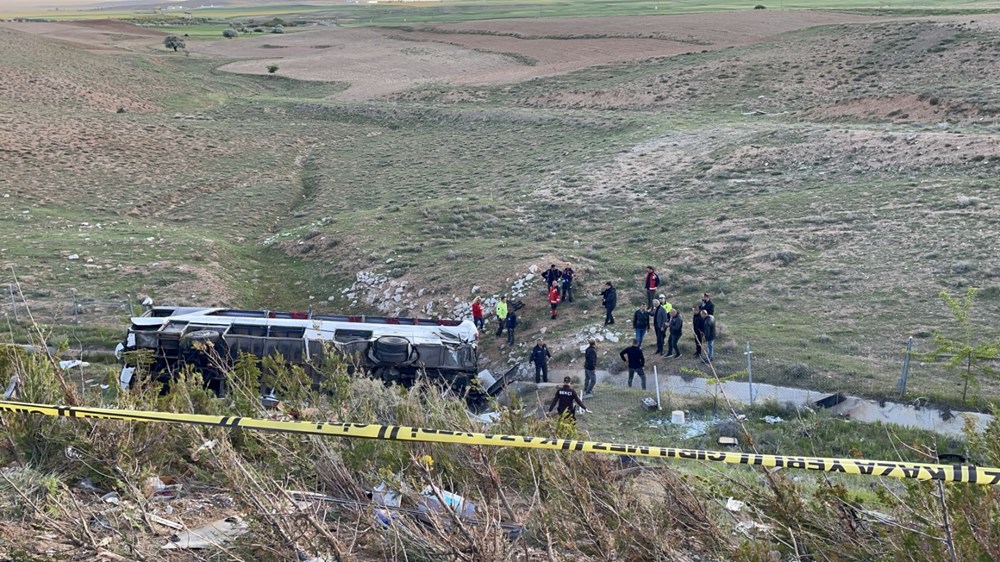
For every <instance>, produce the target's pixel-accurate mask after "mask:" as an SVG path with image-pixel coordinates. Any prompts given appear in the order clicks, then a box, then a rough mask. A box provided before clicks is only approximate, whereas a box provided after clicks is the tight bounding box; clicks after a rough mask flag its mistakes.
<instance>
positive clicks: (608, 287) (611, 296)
mask: <svg viewBox="0 0 1000 562" xmlns="http://www.w3.org/2000/svg"><path fill="white" fill-rule="evenodd" d="M601 297H603V299H602V301H601V303H602V304H604V325H605V326H607V325H608V324H614V323H615V317H614V315H613V314H612V313H613V312H614V311H615V307H617V306H618V291H617V290H616V289H615V286H614V285H612V284H611V281H608V282H607V283H605V288H604V290H603V291H601Z"/></svg>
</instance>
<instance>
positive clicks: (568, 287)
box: [562, 265, 573, 302]
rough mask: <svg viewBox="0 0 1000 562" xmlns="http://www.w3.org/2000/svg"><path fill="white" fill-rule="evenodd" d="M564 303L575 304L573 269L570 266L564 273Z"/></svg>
mask: <svg viewBox="0 0 1000 562" xmlns="http://www.w3.org/2000/svg"><path fill="white" fill-rule="evenodd" d="M562 301H563V302H573V268H572V267H570V266H569V265H567V266H566V269H563V271H562Z"/></svg>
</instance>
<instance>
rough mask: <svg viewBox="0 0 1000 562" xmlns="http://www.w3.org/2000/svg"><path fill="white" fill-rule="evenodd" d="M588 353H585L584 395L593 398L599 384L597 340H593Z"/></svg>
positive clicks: (588, 347)
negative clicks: (595, 387) (595, 388)
mask: <svg viewBox="0 0 1000 562" xmlns="http://www.w3.org/2000/svg"><path fill="white" fill-rule="evenodd" d="M589 343H590V345H588V346H587V351H585V352H584V353H583V395H584V397H586V398H593V396H594V385H596V384H597V340H595V339H591V340H590V342H589Z"/></svg>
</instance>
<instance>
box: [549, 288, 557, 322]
mask: <svg viewBox="0 0 1000 562" xmlns="http://www.w3.org/2000/svg"><path fill="white" fill-rule="evenodd" d="M549 306H551V307H552V319H553V320H555V319H556V307H558V306H559V286H558V285H552V286H551V287H549Z"/></svg>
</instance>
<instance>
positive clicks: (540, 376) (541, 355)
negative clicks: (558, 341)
mask: <svg viewBox="0 0 1000 562" xmlns="http://www.w3.org/2000/svg"><path fill="white" fill-rule="evenodd" d="M549 357H552V353H550V352H549V346H547V345H545V340H543V339H541V338H539V339H538V341H537V342H535V347H533V348H531V356H530V357H529V358H528V363H534V365H535V384H539V383H542V382H549Z"/></svg>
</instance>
